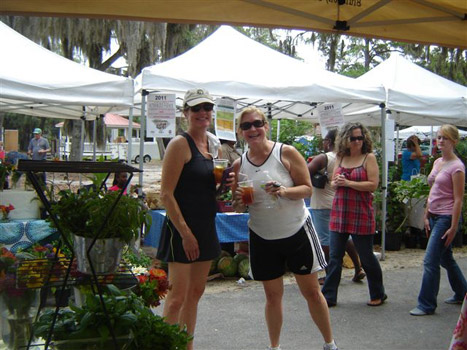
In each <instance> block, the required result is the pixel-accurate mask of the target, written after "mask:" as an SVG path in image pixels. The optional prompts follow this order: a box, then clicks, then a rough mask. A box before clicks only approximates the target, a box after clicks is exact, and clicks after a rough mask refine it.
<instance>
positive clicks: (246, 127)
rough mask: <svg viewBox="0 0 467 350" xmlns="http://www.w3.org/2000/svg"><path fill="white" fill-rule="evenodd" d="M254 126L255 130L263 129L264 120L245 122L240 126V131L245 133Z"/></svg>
mask: <svg viewBox="0 0 467 350" xmlns="http://www.w3.org/2000/svg"><path fill="white" fill-rule="evenodd" d="M252 126H254V127H255V128H261V127H263V126H264V120H259V119H258V120H255V121H254V122H244V123H241V124H240V129H242V130H243V131H246V130H250V128H251V127H252Z"/></svg>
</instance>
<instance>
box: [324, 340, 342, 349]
mask: <svg viewBox="0 0 467 350" xmlns="http://www.w3.org/2000/svg"><path fill="white" fill-rule="evenodd" d="M323 350H339V348H338V347H337V345H336V343H335V342H334V341H333V342H332V343H330V344H327V343H324V345H323Z"/></svg>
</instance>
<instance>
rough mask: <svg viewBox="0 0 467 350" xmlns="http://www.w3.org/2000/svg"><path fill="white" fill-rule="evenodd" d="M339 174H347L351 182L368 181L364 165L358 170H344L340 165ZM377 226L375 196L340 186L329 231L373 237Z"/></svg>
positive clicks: (333, 205)
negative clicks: (374, 205)
mask: <svg viewBox="0 0 467 350" xmlns="http://www.w3.org/2000/svg"><path fill="white" fill-rule="evenodd" d="M365 159H366V158H365ZM337 174H345V176H346V177H347V179H348V180H351V181H367V180H368V174H367V172H366V170H365V168H364V167H363V164H362V165H360V166H359V167H356V168H344V167H342V166H340V165H339V167H338V169H337ZM375 225H376V224H375V215H374V212H373V194H372V193H371V192H369V191H357V190H355V189H353V188H350V187H344V186H339V187H338V188H337V190H336V195H335V196H334V201H333V203H332V210H331V223H330V226H329V229H330V230H331V231H335V232H341V233H350V234H356V235H372V234H374V233H375Z"/></svg>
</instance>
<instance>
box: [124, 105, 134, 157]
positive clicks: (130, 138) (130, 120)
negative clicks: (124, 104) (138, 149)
mask: <svg viewBox="0 0 467 350" xmlns="http://www.w3.org/2000/svg"><path fill="white" fill-rule="evenodd" d="M132 147H133V107H130V114H129V115H128V147H127V152H126V155H127V162H128V164H130V165H131V156H132V154H131V148H132Z"/></svg>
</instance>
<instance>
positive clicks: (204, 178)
mask: <svg viewBox="0 0 467 350" xmlns="http://www.w3.org/2000/svg"><path fill="white" fill-rule="evenodd" d="M182 136H183V137H185V138H186V140H187V141H188V145H189V146H190V151H191V160H190V161H189V162H188V163H186V164H185V165H184V167H183V170H182V173H181V174H180V179H179V180H178V183H177V186H176V188H175V191H174V196H175V199H176V200H177V203H178V205H179V207H180V209H181V211H182V214H183V217H184V218H185V220H186V221H187V222H190V221H192V220H194V221H197V220H202V219H204V220H206V217H215V216H216V182H215V180H214V173H213V162H212V160H211V159H208V158H205V157H204V156H203V155H202V154H201V153H200V152H199V151H198V148H197V147H196V145H195V142H194V141H193V139H192V138H191V136H190V135H188V134H187V133H183V134H182Z"/></svg>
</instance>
